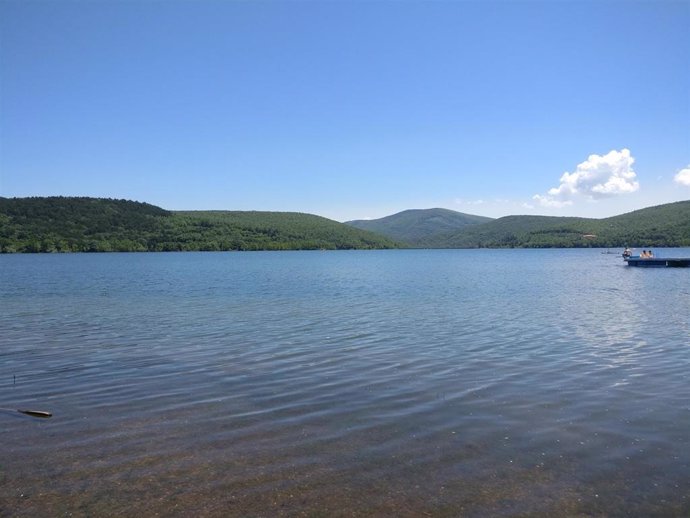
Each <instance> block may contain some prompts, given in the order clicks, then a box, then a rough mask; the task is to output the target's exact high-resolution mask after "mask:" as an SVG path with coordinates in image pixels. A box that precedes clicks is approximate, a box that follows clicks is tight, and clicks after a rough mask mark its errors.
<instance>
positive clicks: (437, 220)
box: [346, 209, 491, 247]
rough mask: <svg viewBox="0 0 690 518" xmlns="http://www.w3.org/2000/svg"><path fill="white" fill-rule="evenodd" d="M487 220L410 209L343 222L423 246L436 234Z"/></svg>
mask: <svg viewBox="0 0 690 518" xmlns="http://www.w3.org/2000/svg"><path fill="white" fill-rule="evenodd" d="M488 221H491V218H487V217H484V216H475V215H473V214H463V213H462V212H456V211H454V210H448V209H410V210H404V211H402V212H398V213H397V214H393V215H391V216H386V217H384V218H379V219H370V220H363V219H361V220H354V221H347V222H346V223H347V224H348V225H351V226H353V227H356V228H361V229H363V230H370V231H372V232H377V233H379V234H382V235H384V236H388V237H390V238H391V239H395V240H398V241H403V242H404V243H407V244H409V245H411V246H416V247H427V246H430V245H433V243H435V241H436V239H437V238H438V237H439V236H443V235H447V234H450V233H453V232H457V231H459V230H461V229H464V228H466V227H469V226H473V225H478V224H480V223H486V222H488Z"/></svg>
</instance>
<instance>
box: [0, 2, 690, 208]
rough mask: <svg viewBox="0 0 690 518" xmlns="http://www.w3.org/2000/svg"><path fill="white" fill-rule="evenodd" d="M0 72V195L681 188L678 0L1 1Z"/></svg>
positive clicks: (208, 203)
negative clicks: (500, 0) (354, 0)
mask: <svg viewBox="0 0 690 518" xmlns="http://www.w3.org/2000/svg"><path fill="white" fill-rule="evenodd" d="M0 67H1V69H0V196H48V195H80V196H103V197H112V198H127V199H134V200H139V201H147V202H150V203H153V204H156V205H160V206H162V207H165V208H168V209H233V210H250V209H256V210H289V211H301V212H310V213H315V214H319V215H323V216H326V217H330V218H333V219H336V220H340V221H343V220H347V219H356V218H365V217H381V216H385V215H387V214H391V213H393V212H397V211H400V210H403V209H407V208H428V207H446V208H449V209H454V210H459V211H461V212H468V213H473V214H481V215H486V216H492V217H498V216H503V215H508V214H550V215H579V216H587V217H603V216H608V215H613V214H619V213H622V212H627V211H629V210H634V209H638V208H642V207H645V206H650V205H655V204H659V203H666V202H669V201H677V200H683V199H690V179H689V178H688V177H690V171H687V169H689V168H690V2H689V1H687V0H686V1H682V2H669V1H663V0H655V1H650V2H646V1H642V2H628V1H612V2H606V1H583V2H578V1H572V2H567V1H549V2H541V1H530V2H517V1H507V0H506V1H502V2H491V1H483V2H479V1H478V2H412V1H408V2H383V1H380V2H364V1H357V2H350V1H348V2H345V1H342V2H330V1H329V2H326V1H322V2H310V1H299V2H291V1H283V2H274V1H258V2H248V1H243V2H231V1H221V0H216V1H203V0H202V1H186V2H175V1H133V0H132V1H119V2H112V1H97V0H92V1H47V2H36V1H32V0H20V1H8V0H0ZM626 150H627V151H626ZM593 155H594V156H593ZM590 156H591V158H590ZM566 172H567V173H569V175H568V176H567V177H563V176H562V175H563V174H564V173H566ZM684 180H685V183H684ZM686 184H688V185H686ZM550 190H551V191H550ZM549 191H550V192H549Z"/></svg>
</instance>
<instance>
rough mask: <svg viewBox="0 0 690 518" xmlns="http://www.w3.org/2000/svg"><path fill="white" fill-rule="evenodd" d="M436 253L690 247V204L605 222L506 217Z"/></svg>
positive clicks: (447, 242)
mask: <svg viewBox="0 0 690 518" xmlns="http://www.w3.org/2000/svg"><path fill="white" fill-rule="evenodd" d="M430 246H431V247H434V248H476V247H482V248H502V247H534V248H547V247H566V248H568V247H623V246H639V247H643V246H647V247H652V246H657V247H658V246H670V247H674V246H690V201H681V202H676V203H667V204H665V205H658V206H656V207H649V208H646V209H641V210H636V211H634V212H629V213H627V214H622V215H620V216H614V217H610V218H603V219H589V218H563V217H548V216H506V217H504V218H499V219H496V220H494V221H490V222H488V223H484V224H481V225H474V226H471V227H466V228H464V229H462V230H460V231H457V232H452V233H447V234H443V235H439V236H437V237H436V239H435V240H434V242H433V243H431V244H430Z"/></svg>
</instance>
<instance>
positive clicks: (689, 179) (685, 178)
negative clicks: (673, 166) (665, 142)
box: [673, 165, 690, 187]
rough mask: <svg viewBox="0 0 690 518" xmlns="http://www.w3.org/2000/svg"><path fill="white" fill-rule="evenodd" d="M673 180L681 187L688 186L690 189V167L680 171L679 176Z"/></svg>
mask: <svg viewBox="0 0 690 518" xmlns="http://www.w3.org/2000/svg"><path fill="white" fill-rule="evenodd" d="M673 179H674V180H675V181H676V182H677V183H679V184H681V185H687V186H688V187H690V165H689V166H688V167H686V168H685V169H681V170H680V171H678V174H677V175H676V176H674V177H673Z"/></svg>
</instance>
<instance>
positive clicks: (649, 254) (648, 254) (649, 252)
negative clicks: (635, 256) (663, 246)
mask: <svg viewBox="0 0 690 518" xmlns="http://www.w3.org/2000/svg"><path fill="white" fill-rule="evenodd" d="M652 257H654V252H652V251H651V250H648V251H647V259H651V258H652Z"/></svg>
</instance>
